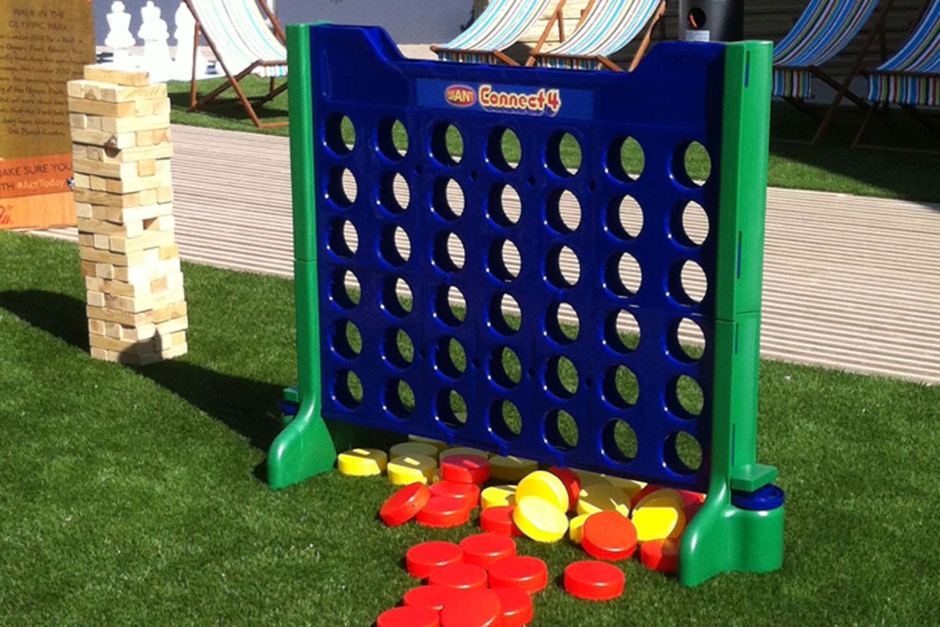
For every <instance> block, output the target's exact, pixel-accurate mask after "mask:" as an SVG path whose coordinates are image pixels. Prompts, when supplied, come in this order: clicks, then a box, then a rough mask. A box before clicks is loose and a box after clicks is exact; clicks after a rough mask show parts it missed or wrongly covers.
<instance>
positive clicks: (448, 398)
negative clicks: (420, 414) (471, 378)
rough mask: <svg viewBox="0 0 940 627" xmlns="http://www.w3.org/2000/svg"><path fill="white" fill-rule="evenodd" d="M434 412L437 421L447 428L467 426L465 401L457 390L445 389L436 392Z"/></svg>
mask: <svg viewBox="0 0 940 627" xmlns="http://www.w3.org/2000/svg"><path fill="white" fill-rule="evenodd" d="M436 410H437V412H436V413H437V420H438V421H439V422H441V423H443V424H445V425H447V426H448V427H451V428H459V427H462V426H464V425H465V424H467V411H468V410H467V401H466V400H465V399H464V397H463V396H462V395H461V394H460V392H458V391H457V390H452V389H449V388H445V389H443V390H441V391H440V392H438V394H437V401H436Z"/></svg>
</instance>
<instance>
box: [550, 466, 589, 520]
mask: <svg viewBox="0 0 940 627" xmlns="http://www.w3.org/2000/svg"><path fill="white" fill-rule="evenodd" d="M548 472H550V473H552V474H553V475H555V476H556V477H558V478H559V479H561V482H562V483H563V484H565V490H566V491H567V492H568V511H569V512H573V511H575V508H576V507H577V506H578V497H579V496H580V495H581V479H580V478H579V477H578V475H576V474H575V473H574V471H573V470H571V469H569V468H562V467H561V466H552V467H551V468H549V469H548Z"/></svg>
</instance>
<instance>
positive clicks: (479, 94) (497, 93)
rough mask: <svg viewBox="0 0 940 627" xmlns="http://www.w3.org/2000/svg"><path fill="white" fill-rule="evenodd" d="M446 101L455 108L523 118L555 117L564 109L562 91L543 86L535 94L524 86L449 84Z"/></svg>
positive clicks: (445, 91)
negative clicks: (474, 107) (521, 115)
mask: <svg viewBox="0 0 940 627" xmlns="http://www.w3.org/2000/svg"><path fill="white" fill-rule="evenodd" d="M444 100H445V102H447V104H449V105H451V106H453V107H460V108H468V107H473V106H474V105H477V104H479V106H480V107H481V108H482V109H484V110H485V111H491V112H494V113H519V114H523V115H548V116H555V115H556V114H557V113H558V111H559V110H561V105H562V100H561V91H560V90H558V89H547V88H545V87H541V88H539V89H537V90H535V91H532V89H531V88H528V89H527V88H524V87H500V86H494V85H490V84H483V85H480V86H479V87H477V88H476V89H474V88H473V87H470V86H468V85H448V86H447V88H446V89H445V90H444Z"/></svg>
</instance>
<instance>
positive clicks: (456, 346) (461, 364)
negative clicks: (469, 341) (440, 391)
mask: <svg viewBox="0 0 940 627" xmlns="http://www.w3.org/2000/svg"><path fill="white" fill-rule="evenodd" d="M434 369H435V370H437V371H438V372H440V373H441V374H443V375H444V376H446V377H449V378H451V379H458V378H460V377H462V376H463V375H464V373H466V372H467V351H466V350H464V347H463V344H461V343H460V342H459V341H458V340H457V339H456V338H453V337H445V338H442V339H441V340H440V341H439V342H438V343H437V347H436V348H435V350H434Z"/></svg>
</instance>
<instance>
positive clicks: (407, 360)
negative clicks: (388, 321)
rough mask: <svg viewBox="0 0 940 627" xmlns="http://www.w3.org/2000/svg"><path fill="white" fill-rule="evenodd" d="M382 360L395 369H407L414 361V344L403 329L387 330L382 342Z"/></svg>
mask: <svg viewBox="0 0 940 627" xmlns="http://www.w3.org/2000/svg"><path fill="white" fill-rule="evenodd" d="M382 359H384V360H385V361H387V362H388V363H390V364H392V365H393V366H395V367H396V368H399V369H404V368H407V367H408V366H410V365H411V364H412V362H414V359H415V344H414V342H413V341H412V340H411V336H410V335H408V333H406V332H405V331H404V330H403V329H389V330H388V331H386V332H385V337H384V338H383V340H382Z"/></svg>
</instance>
